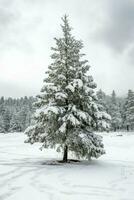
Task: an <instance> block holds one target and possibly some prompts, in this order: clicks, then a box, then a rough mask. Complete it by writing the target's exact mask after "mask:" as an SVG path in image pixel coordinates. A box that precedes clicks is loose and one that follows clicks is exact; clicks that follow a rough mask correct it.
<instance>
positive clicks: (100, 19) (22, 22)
mask: <svg viewBox="0 0 134 200" xmlns="http://www.w3.org/2000/svg"><path fill="white" fill-rule="evenodd" d="M65 13H66V14H68V15H69V16H70V24H71V26H72V27H73V34H74V35H75V36H76V38H77V39H82V40H83V42H84V46H85V47H84V49H83V53H86V59H88V60H89V64H90V65H91V66H92V68H91V69H90V72H91V74H92V75H93V77H94V80H95V82H96V83H97V85H98V89H99V88H102V90H104V91H105V92H106V93H107V94H111V91H112V90H113V89H115V91H116V92H117V94H118V95H124V94H126V93H127V90H128V89H129V88H130V89H134V56H133V54H134V0H118V1H117V0H110V1H107V0H94V1H92V0H12V1H11V0H0V96H2V95H3V96H6V97H9V96H12V97H20V96H24V95H28V96H30V95H36V94H38V93H39V92H40V89H41V87H42V85H43V78H44V74H45V71H46V70H47V66H48V64H49V63H50V62H51V60H50V54H51V50H50V47H51V46H54V45H55V43H54V40H53V38H54V37H58V36H60V35H61V29H60V23H61V17H62V16H63V15H64V14H65Z"/></svg>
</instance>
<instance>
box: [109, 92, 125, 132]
mask: <svg viewBox="0 0 134 200" xmlns="http://www.w3.org/2000/svg"><path fill="white" fill-rule="evenodd" d="M109 114H110V116H111V128H112V130H113V131H116V130H117V129H119V128H120V127H121V124H122V117H121V112H120V105H119V103H118V102H117V97H116V93H115V91H114V90H113V92H112V95H111V100H110V105H109Z"/></svg>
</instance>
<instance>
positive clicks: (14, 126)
mask: <svg viewBox="0 0 134 200" xmlns="http://www.w3.org/2000/svg"><path fill="white" fill-rule="evenodd" d="M21 131H22V124H21V121H20V120H19V115H18V113H14V114H13V115H12V118H11V120H10V128H9V132H21Z"/></svg>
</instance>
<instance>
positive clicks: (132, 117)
mask: <svg viewBox="0 0 134 200" xmlns="http://www.w3.org/2000/svg"><path fill="white" fill-rule="evenodd" d="M123 121H124V126H125V127H126V129H127V130H128V131H129V130H133V129H134V92H133V91H132V90H128V96H127V98H126V102H125V105H124V115H123Z"/></svg>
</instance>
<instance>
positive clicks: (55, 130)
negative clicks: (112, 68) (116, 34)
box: [25, 15, 107, 162]
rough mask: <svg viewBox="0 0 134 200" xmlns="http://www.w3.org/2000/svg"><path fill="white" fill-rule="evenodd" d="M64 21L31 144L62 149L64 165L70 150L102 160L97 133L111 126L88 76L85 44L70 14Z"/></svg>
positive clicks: (32, 128) (29, 134)
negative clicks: (73, 29)
mask: <svg viewBox="0 0 134 200" xmlns="http://www.w3.org/2000/svg"><path fill="white" fill-rule="evenodd" d="M62 21H63V25H61V27H62V31H63V37H61V38H59V39H57V38H55V41H56V47H54V48H52V50H53V52H54V53H53V54H52V56H51V58H52V60H53V62H52V64H51V65H50V66H49V67H48V71H47V72H46V73H47V78H45V80H44V86H43V88H42V90H41V92H42V94H41V95H39V96H38V101H37V103H36V106H37V111H36V112H35V123H34V125H33V126H30V127H29V128H28V129H27V130H26V131H25V133H26V134H27V136H28V139H27V142H29V143H31V144H33V143H35V142H41V143H42V148H48V147H51V148H56V149H57V151H60V150H62V151H63V162H67V160H68V151H72V152H74V153H75V154H76V156H78V157H85V158H89V157H95V158H98V157H99V156H101V155H102V154H104V153H105V151H104V148H103V143H102V138H101V136H98V135H96V134H94V133H93V130H98V129H99V128H100V127H102V126H104V127H103V128H106V127H107V124H106V123H102V122H105V119H106V118H107V115H106V113H104V112H103V113H102V112H101V111H100V110H99V107H98V104H97V98H96V95H95V93H94V89H95V88H96V84H95V83H94V81H93V78H92V76H89V75H87V72H88V70H89V68H90V66H89V65H88V64H87V62H88V61H87V60H83V59H82V57H83V56H84V54H82V53H81V52H80V51H81V49H82V47H83V43H82V42H81V41H78V40H76V39H75V38H74V37H73V36H72V34H71V28H70V25H69V22H68V18H67V16H66V15H65V16H64V17H63V18H62Z"/></svg>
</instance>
